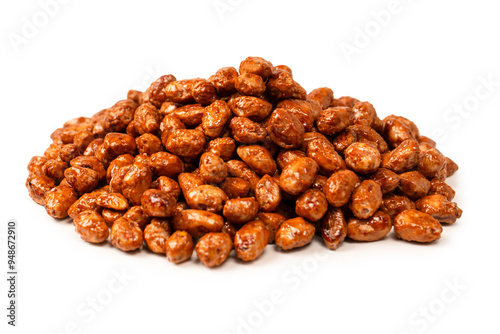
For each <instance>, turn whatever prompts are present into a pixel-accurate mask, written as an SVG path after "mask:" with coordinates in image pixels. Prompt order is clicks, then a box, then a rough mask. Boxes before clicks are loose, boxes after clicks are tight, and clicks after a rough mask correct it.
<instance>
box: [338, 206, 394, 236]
mask: <svg viewBox="0 0 500 334" xmlns="http://www.w3.org/2000/svg"><path fill="white" fill-rule="evenodd" d="M391 228H392V224H391V217H389V215H388V214H386V213H383V212H381V211H377V212H376V213H375V214H374V215H373V216H371V217H370V218H367V219H359V218H351V219H349V222H348V223H347V236H348V237H349V238H351V239H353V240H357V241H375V240H380V239H382V238H384V237H385V236H386V235H387V233H389V231H390V230H391Z"/></svg>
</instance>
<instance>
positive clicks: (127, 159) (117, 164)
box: [99, 154, 134, 183]
mask: <svg viewBox="0 0 500 334" xmlns="http://www.w3.org/2000/svg"><path fill="white" fill-rule="evenodd" d="M99 163H101V162H100V161H99ZM133 163H134V157H133V156H132V155H130V154H123V155H120V156H118V157H117V158H116V159H115V160H113V161H111V163H110V164H109V166H108V170H107V172H106V180H107V181H108V183H110V182H111V179H112V178H113V175H114V174H115V173H117V172H118V170H119V169H120V168H122V167H124V166H128V165H131V164H133ZM101 166H102V164H101ZM103 168H104V167H103Z"/></svg>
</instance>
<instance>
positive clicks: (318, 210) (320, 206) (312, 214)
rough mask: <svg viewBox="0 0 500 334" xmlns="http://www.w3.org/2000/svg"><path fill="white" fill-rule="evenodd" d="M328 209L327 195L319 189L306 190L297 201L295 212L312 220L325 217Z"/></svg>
mask: <svg viewBox="0 0 500 334" xmlns="http://www.w3.org/2000/svg"><path fill="white" fill-rule="evenodd" d="M327 210H328V201H327V200H326V196H325V195H324V194H323V192H322V191H321V190H318V189H312V188H311V189H308V190H306V191H305V192H304V193H303V194H302V195H300V196H299V198H298V199H297V201H296V202H295V213H296V214H297V215H299V216H300V217H302V218H304V219H306V220H308V221H311V222H315V221H318V220H320V219H321V218H323V216H324V215H325V213H326V211H327Z"/></svg>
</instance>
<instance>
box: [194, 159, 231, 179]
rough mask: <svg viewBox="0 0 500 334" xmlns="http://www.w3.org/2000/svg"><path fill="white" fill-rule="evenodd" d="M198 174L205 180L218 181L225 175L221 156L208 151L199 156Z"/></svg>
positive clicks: (224, 165) (224, 166) (225, 171)
mask: <svg viewBox="0 0 500 334" xmlns="http://www.w3.org/2000/svg"><path fill="white" fill-rule="evenodd" d="M199 168H200V176H201V178H202V179H203V180H204V181H205V182H209V183H219V182H222V181H223V180H224V179H225V178H226V176H227V167H226V164H225V163H224V160H222V158H220V157H218V156H217V155H215V154H213V153H209V152H205V153H203V154H202V155H201V157H200V167H199Z"/></svg>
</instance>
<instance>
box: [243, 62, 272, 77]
mask: <svg viewBox="0 0 500 334" xmlns="http://www.w3.org/2000/svg"><path fill="white" fill-rule="evenodd" d="M246 73H251V74H255V75H258V76H260V77H262V79H264V80H266V79H267V78H269V77H270V76H271V74H273V64H271V63H270V62H269V61H267V60H265V59H263V58H261V57H247V58H246V59H245V60H243V61H242V62H241V63H240V74H246Z"/></svg>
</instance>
